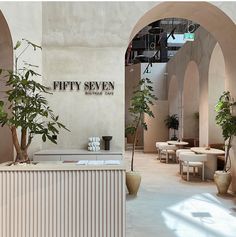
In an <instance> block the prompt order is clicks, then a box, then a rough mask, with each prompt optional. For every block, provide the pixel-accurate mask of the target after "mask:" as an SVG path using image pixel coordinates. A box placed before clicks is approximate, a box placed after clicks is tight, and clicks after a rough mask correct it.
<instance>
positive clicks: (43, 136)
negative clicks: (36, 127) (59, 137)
mask: <svg viewBox="0 0 236 237" xmlns="http://www.w3.org/2000/svg"><path fill="white" fill-rule="evenodd" d="M42 140H43V142H46V135H45V134H43V135H42Z"/></svg>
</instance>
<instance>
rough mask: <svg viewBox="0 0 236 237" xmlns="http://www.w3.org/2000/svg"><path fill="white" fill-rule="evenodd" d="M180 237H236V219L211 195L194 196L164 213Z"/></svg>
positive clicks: (166, 220)
mask: <svg viewBox="0 0 236 237" xmlns="http://www.w3.org/2000/svg"><path fill="white" fill-rule="evenodd" d="M162 216H163V217H164V220H165V223H166V225H167V227H168V228H169V229H170V230H172V231H173V232H174V233H175V235H176V236H178V237H186V236H188V237H189V236H192V237H235V236H236V217H235V216H233V215H232V214H231V211H230V210H229V209H225V208H223V207H222V204H221V203H220V202H219V201H218V200H217V199H216V198H215V197H214V196H212V195H211V194H209V193H203V194H199V195H194V196H192V197H191V198H187V199H185V200H183V201H182V202H179V203H177V204H175V205H173V206H171V207H168V208H167V209H165V210H164V211H162Z"/></svg>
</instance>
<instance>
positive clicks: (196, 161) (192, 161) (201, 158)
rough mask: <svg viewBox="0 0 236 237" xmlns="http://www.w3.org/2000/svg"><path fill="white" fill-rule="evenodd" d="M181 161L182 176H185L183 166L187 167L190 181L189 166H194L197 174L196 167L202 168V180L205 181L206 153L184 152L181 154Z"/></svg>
mask: <svg viewBox="0 0 236 237" xmlns="http://www.w3.org/2000/svg"><path fill="white" fill-rule="evenodd" d="M179 159H180V161H181V166H182V167H181V177H183V166H186V167H187V181H189V167H193V173H194V175H195V168H196V167H197V168H199V167H201V168H202V180H203V181H204V162H206V161H207V156H206V155H205V154H195V153H193V152H184V153H180V154H179Z"/></svg>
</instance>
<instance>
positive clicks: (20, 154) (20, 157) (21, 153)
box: [11, 127, 29, 162]
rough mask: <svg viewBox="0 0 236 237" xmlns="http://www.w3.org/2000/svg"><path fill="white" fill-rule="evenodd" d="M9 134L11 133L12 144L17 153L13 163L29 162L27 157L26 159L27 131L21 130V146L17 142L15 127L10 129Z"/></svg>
mask: <svg viewBox="0 0 236 237" xmlns="http://www.w3.org/2000/svg"><path fill="white" fill-rule="evenodd" d="M11 132H12V140H13V144H14V147H15V149H16V153H17V154H16V158H15V160H14V162H17V161H19V162H26V161H28V160H29V157H28V154H27V150H28V147H27V145H26V140H27V137H26V135H27V131H26V130H25V129H22V130H21V145H20V143H19V140H18V136H17V130H16V127H12V128H11Z"/></svg>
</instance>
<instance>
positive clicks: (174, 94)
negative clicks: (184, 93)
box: [165, 64, 182, 139]
mask: <svg viewBox="0 0 236 237" xmlns="http://www.w3.org/2000/svg"><path fill="white" fill-rule="evenodd" d="M167 71H168V64H167ZM168 78H170V81H169V87H168V102H169V113H168V115H173V114H177V115H178V117H179V129H178V131H176V136H177V137H179V136H180V134H181V133H180V130H181V128H182V125H181V121H182V112H181V109H182V108H181V107H180V105H181V104H182V102H181V94H180V90H179V83H178V80H177V78H176V76H175V75H172V76H171V77H170V76H169V75H168ZM166 117H167V116H166ZM165 119H166V118H165ZM173 134H174V131H173V130H172V129H170V130H169V139H170V138H171V137H172V136H173Z"/></svg>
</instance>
